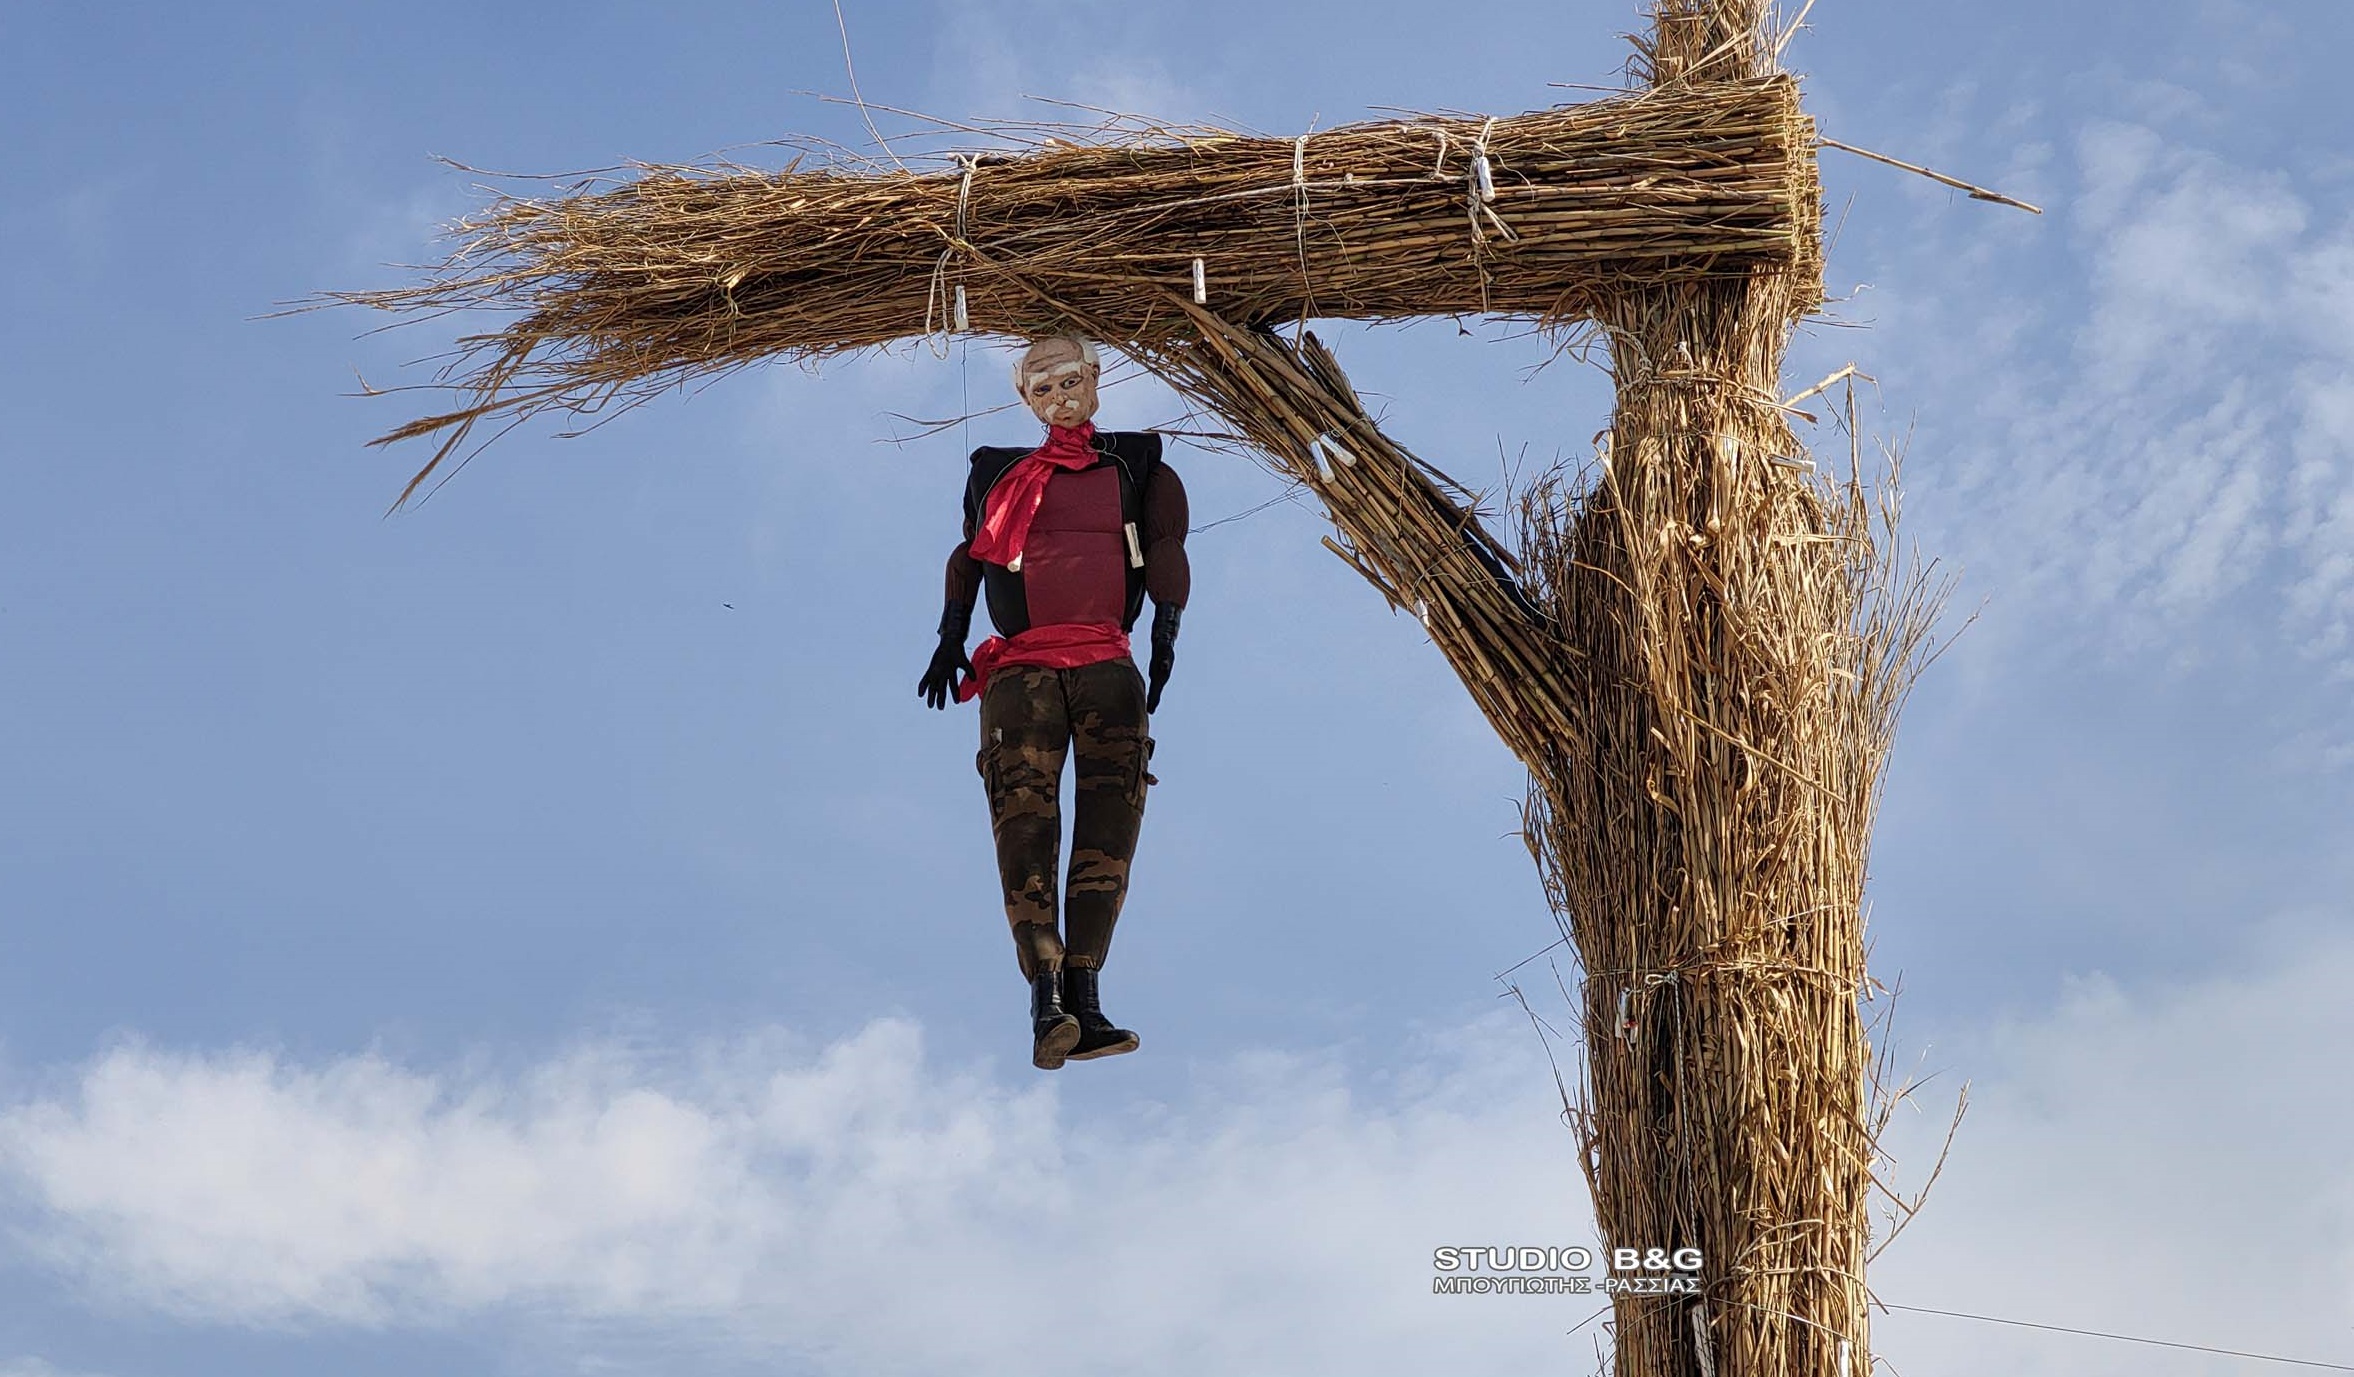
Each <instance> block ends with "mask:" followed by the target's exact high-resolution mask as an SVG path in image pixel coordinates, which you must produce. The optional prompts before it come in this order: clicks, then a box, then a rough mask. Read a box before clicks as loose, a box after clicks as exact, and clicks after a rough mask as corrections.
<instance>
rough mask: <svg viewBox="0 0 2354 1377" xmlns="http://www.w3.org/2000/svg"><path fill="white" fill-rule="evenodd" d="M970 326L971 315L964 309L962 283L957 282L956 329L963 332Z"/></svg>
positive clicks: (959, 332)
mask: <svg viewBox="0 0 2354 1377" xmlns="http://www.w3.org/2000/svg"><path fill="white" fill-rule="evenodd" d="M972 328H973V317H972V315H971V313H969V312H967V311H966V310H965V304H964V284H963V283H962V282H959V283H957V284H956V330H957V333H958V334H963V333H964V332H965V331H967V330H970V329H972Z"/></svg>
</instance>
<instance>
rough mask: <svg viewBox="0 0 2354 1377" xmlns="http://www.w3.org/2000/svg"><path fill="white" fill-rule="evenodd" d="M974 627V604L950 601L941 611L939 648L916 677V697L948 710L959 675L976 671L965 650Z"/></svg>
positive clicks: (954, 693) (954, 694)
mask: <svg viewBox="0 0 2354 1377" xmlns="http://www.w3.org/2000/svg"><path fill="white" fill-rule="evenodd" d="M972 629H973V609H972V606H971V604H969V603H968V604H966V605H964V606H962V607H960V606H958V605H957V604H956V603H954V602H951V603H949V604H948V605H947V607H946V608H945V609H943V610H942V612H941V613H940V648H939V649H938V650H935V651H933V652H932V663H931V664H930V665H929V666H927V667H926V668H925V670H924V677H923V678H921V679H918V680H916V684H915V692H916V696H917V697H919V698H921V699H923V700H924V701H925V702H927V703H929V704H931V705H932V706H933V707H935V708H941V709H946V708H947V706H948V701H949V700H950V699H951V698H953V697H955V696H956V675H957V671H959V670H962V671H964V672H965V673H966V674H971V673H972V672H973V662H972V661H971V660H970V659H968V658H966V656H965V653H964V638H965V636H966V634H967V633H969V632H970V631H971V630H972Z"/></svg>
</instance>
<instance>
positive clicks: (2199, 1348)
mask: <svg viewBox="0 0 2354 1377" xmlns="http://www.w3.org/2000/svg"><path fill="white" fill-rule="evenodd" d="M1880 1308H1881V1309H1883V1310H1910V1311H1912V1312H1914V1313H1915V1314H1919V1315H1950V1316H1952V1317H1953V1318H1954V1319H1957V1320H1978V1321H1981V1322H1982V1323H1985V1324H2008V1325H2016V1326H2018V1327H2019V1328H2021V1329H2048V1330H2051V1331H2052V1332H2053V1333H2056V1334H2082V1335H2084V1336H2085V1337H2087V1338H2093V1339H2115V1340H2117V1341H2118V1342H2119V1343H2128V1344H2150V1345H2152V1346H2153V1347H2157V1348H2181V1349H2188V1350H2189V1351H2190V1352H2193V1353H2220V1354H2222V1355H2223V1356H2224V1357H2226V1358H2253V1359H2255V1360H2256V1361H2257V1362H2260V1363H2289V1364H2292V1365H2294V1366H2296V1367H2318V1368H2325V1369H2327V1370H2328V1371H2331V1372H2354V1367H2348V1366H2347V1365H2346V1364H2344V1363H2320V1362H2315V1361H2314V1360H2313V1359H2311V1358H2283V1357H2281V1356H2280V1355H2278V1354H2274V1353H2250V1352H2247V1351H2246V1350H2244V1349H2237V1348H2211V1347H2209V1346H2208V1345H2206V1344H2178V1343H2175V1342H2174V1341H2172V1340H2171V1339H2145V1338H2142V1337H2141V1336H2140V1335H2138V1334H2110V1333H2105V1332H2103V1331H2101V1330H2098V1329H2071V1328H2069V1327H2068V1326H2067V1325H2064V1324H2037V1323H2035V1322H2034V1321H2033V1320H2006V1319H2004V1318H2002V1317H2001V1316H2000V1315H1972V1314H1968V1313H1965V1312H1963V1311H1960V1310H1932V1309H1930V1308H1929V1307H1928V1306H1925V1305H1890V1304H1888V1303H1887V1302H1885V1301H1883V1302H1881V1304H1880Z"/></svg>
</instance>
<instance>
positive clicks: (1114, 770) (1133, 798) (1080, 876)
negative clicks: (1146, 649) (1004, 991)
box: [1063, 660, 1152, 970]
mask: <svg viewBox="0 0 2354 1377" xmlns="http://www.w3.org/2000/svg"><path fill="white" fill-rule="evenodd" d="M1063 681H1064V683H1065V684H1066V685H1067V687H1068V691H1069V694H1070V709H1071V738H1072V753H1073V755H1074V757H1075V769H1074V772H1075V773H1076V775H1077V776H1078V778H1077V787H1076V789H1075V791H1074V797H1073V801H1072V809H1073V816H1072V819H1071V874H1070V882H1069V884H1068V885H1067V887H1066V888H1065V891H1064V893H1065V897H1064V900H1063V914H1064V930H1065V932H1067V933H1068V934H1069V938H1070V947H1069V953H1068V955H1067V956H1066V958H1065V961H1064V964H1065V965H1066V966H1068V967H1076V968H1079V969H1084V970H1100V969H1102V967H1103V962H1104V956H1105V954H1106V953H1107V952H1109V951H1110V950H1111V945H1112V925H1113V924H1115V923H1117V922H1118V921H1119V918H1120V906H1121V904H1122V903H1123V902H1125V901H1126V899H1127V897H1128V866H1129V862H1130V861H1132V860H1133V859H1134V858H1135V855H1136V837H1137V833H1138V832H1139V830H1141V829H1142V827H1143V825H1144V792H1145V782H1146V774H1145V766H1146V764H1147V763H1148V761H1149V759H1150V756H1151V750H1152V741H1151V739H1150V738H1149V737H1148V736H1147V735H1146V716H1145V710H1144V696H1145V691H1144V676H1143V675H1141V674H1139V673H1137V670H1136V665H1135V663H1134V662H1132V661H1129V660H1111V661H1107V662H1105V663H1103V664H1099V665H1088V666H1085V667H1083V668H1080V669H1073V670H1065V671H1064V672H1063Z"/></svg>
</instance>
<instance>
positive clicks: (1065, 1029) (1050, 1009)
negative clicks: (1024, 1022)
mask: <svg viewBox="0 0 2354 1377" xmlns="http://www.w3.org/2000/svg"><path fill="white" fill-rule="evenodd" d="M1079 1036H1080V1028H1079V1020H1077V1019H1075V1018H1073V1017H1071V1016H1070V1015H1069V1014H1067V1013H1064V1012H1063V973H1062V972H1061V971H1040V972H1039V973H1038V974H1036V975H1034V976H1031V977H1030V1064H1031V1065H1032V1066H1035V1067H1037V1068H1038V1069H1039V1070H1041V1071H1053V1070H1056V1069H1057V1068H1059V1067H1061V1066H1062V1064H1063V1059H1064V1058H1065V1057H1068V1056H1069V1055H1070V1054H1071V1048H1072V1047H1074V1046H1076V1045H1077V1044H1078V1041H1079Z"/></svg>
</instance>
